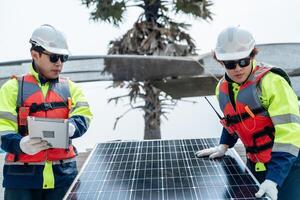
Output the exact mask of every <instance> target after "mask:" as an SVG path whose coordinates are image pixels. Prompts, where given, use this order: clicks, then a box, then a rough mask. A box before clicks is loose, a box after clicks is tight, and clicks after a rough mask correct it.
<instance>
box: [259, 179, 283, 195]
mask: <svg viewBox="0 0 300 200" xmlns="http://www.w3.org/2000/svg"><path fill="white" fill-rule="evenodd" d="M264 194H266V195H267V196H268V197H270V198H271V200H277V194H278V190H277V184H276V183H275V182H273V181H271V180H268V179H266V180H265V181H264V182H263V183H262V184H261V185H260V186H259V190H258V192H257V193H255V196H256V197H257V198H260V197H262V196H263V195H264Z"/></svg>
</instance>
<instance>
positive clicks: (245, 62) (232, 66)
mask: <svg viewBox="0 0 300 200" xmlns="http://www.w3.org/2000/svg"><path fill="white" fill-rule="evenodd" d="M250 60H251V58H250V57H247V58H242V59H240V60H228V61H222V62H223V64H224V66H225V68H226V69H235V68H236V64H239V66H240V67H247V66H248V65H249V64H250Z"/></svg>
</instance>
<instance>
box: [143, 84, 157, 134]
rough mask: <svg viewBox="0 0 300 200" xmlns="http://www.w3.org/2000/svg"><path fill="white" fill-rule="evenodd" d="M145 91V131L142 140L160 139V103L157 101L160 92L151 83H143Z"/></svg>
mask: <svg viewBox="0 0 300 200" xmlns="http://www.w3.org/2000/svg"><path fill="white" fill-rule="evenodd" d="M144 89H145V97H146V98H145V109H144V110H145V116H144V120H145V129H144V139H145V140H150V139H161V132H160V116H161V102H160V100H159V94H160V90H159V89H157V88H155V87H154V86H153V85H151V83H149V82H145V83H144Z"/></svg>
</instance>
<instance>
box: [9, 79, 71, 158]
mask: <svg viewBox="0 0 300 200" xmlns="http://www.w3.org/2000/svg"><path fill="white" fill-rule="evenodd" d="M18 83H19V90H18V99H17V106H18V107H21V106H22V107H30V106H31V105H32V104H33V103H37V104H42V103H52V102H63V101H64V102H67V100H68V97H71V95H70V89H69V82H68V80H67V79H64V78H60V80H59V82H57V83H50V86H49V90H48V92H47V95H46V97H44V95H43V93H42V90H41V88H40V87H39V85H38V83H37V81H36V79H35V77H34V76H33V75H30V74H27V75H25V76H23V77H22V78H18ZM22 102H23V103H22ZM68 114H69V109H68V107H67V106H66V107H61V108H56V109H49V110H45V111H43V110H41V111H37V112H35V113H29V115H30V116H35V117H45V118H61V119H67V118H68ZM75 156H76V153H75V151H74V148H73V146H72V145H70V146H69V148H68V149H57V148H50V149H47V150H44V151H41V152H39V153H37V154H35V155H27V154H19V155H18V156H15V155H14V154H7V156H6V161H7V162H14V161H19V162H24V163H29V162H43V161H46V160H49V161H55V160H64V159H68V158H72V157H75Z"/></svg>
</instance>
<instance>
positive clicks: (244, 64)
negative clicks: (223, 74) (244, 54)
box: [238, 58, 250, 67]
mask: <svg viewBox="0 0 300 200" xmlns="http://www.w3.org/2000/svg"><path fill="white" fill-rule="evenodd" d="M238 63H239V66H240V67H247V66H248V65H249V64H250V58H244V59H241V60H239V62H238Z"/></svg>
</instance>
